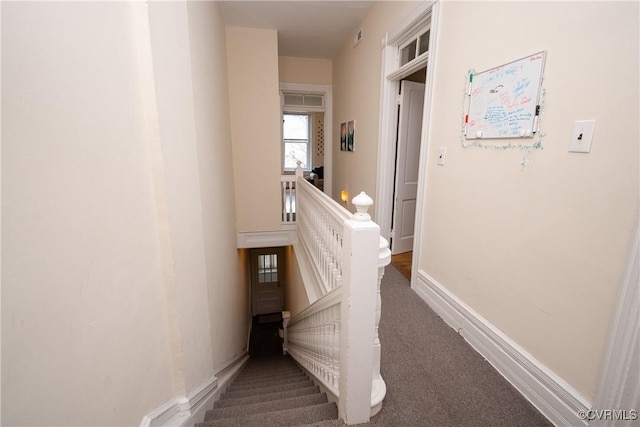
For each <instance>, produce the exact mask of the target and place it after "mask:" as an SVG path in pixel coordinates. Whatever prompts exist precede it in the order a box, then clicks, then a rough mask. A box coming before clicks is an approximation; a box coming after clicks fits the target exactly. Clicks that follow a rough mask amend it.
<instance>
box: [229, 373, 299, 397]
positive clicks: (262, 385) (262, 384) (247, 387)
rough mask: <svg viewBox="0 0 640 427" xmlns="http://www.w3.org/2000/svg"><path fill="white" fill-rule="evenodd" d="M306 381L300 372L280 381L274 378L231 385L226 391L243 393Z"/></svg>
mask: <svg viewBox="0 0 640 427" xmlns="http://www.w3.org/2000/svg"><path fill="white" fill-rule="evenodd" d="M308 379H309V378H307V376H306V375H305V374H303V373H302V372H300V373H299V374H297V375H295V376H293V375H291V376H287V377H283V378H280V379H277V378H274V379H270V380H265V381H257V382H251V383H247V384H239V385H236V384H233V385H232V386H231V387H229V388H228V389H227V391H228V392H235V391H243V390H257V389H260V388H265V387H273V386H274V385H282V384H292V383H297V382H301V381H307V380H308Z"/></svg>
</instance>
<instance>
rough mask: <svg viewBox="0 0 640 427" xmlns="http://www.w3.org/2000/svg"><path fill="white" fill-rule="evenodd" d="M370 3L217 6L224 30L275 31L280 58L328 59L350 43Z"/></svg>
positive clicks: (305, 0)
mask: <svg viewBox="0 0 640 427" xmlns="http://www.w3.org/2000/svg"><path fill="white" fill-rule="evenodd" d="M373 3H374V2H373V1H362V0H360V1H336V0H329V1H310V0H297V1H295V0H294V1H244V0H233V1H220V2H219V5H220V12H221V14H222V20H223V21H224V23H225V25H227V26H236V27H249V28H264V29H273V30H278V50H279V52H278V53H279V55H281V56H295V57H305V58H327V59H330V58H333V57H334V56H336V55H337V53H338V51H339V50H340V47H341V46H342V45H343V44H344V42H345V41H346V40H352V39H353V37H354V36H355V34H356V33H357V31H358V30H359V27H358V26H359V24H360V23H361V22H362V20H363V19H364V17H365V16H366V14H367V13H368V12H369V10H370V9H371V7H372V6H373ZM365 36H366V34H365Z"/></svg>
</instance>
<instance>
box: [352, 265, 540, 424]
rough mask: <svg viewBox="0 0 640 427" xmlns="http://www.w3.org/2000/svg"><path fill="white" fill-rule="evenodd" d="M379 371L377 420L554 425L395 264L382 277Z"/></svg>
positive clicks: (378, 421) (428, 422) (412, 422)
mask: <svg viewBox="0 0 640 427" xmlns="http://www.w3.org/2000/svg"><path fill="white" fill-rule="evenodd" d="M381 292H382V318H381V321H380V341H381V343H382V361H381V372H382V376H383V378H384V379H385V381H386V383H387V396H386V398H385V400H384V403H383V405H382V410H381V411H380V413H378V415H376V416H375V417H374V418H372V419H371V421H370V422H369V423H367V424H362V425H373V426H438V427H445V426H455V427H463V426H473V427H480V426H492V427H496V426H551V425H552V424H551V423H550V422H549V421H548V420H547V419H546V418H545V417H544V416H543V415H541V414H540V413H539V412H538V411H537V410H536V409H535V408H534V407H533V406H532V405H531V404H530V403H529V402H528V401H527V400H526V399H525V398H524V397H522V395H521V394H520V393H518V391H516V390H515V388H513V387H512V386H511V385H510V384H509V383H508V382H507V380H505V379H504V378H503V377H502V376H501V375H500V374H499V373H498V372H496V371H495V369H494V368H493V367H492V366H491V365H489V363H487V362H486V361H485V360H484V359H483V358H482V356H480V355H479V354H478V353H477V352H476V351H475V350H473V349H472V348H471V346H470V345H469V344H467V343H466V342H465V341H464V339H463V338H462V337H461V336H460V335H458V334H457V333H456V331H455V330H453V329H452V328H451V327H449V326H448V325H446V324H445V323H444V321H443V320H442V319H440V318H439V317H438V316H437V315H436V314H435V313H434V312H433V311H432V310H431V309H430V308H429V307H428V306H427V304H426V303H425V302H424V301H423V300H422V299H421V298H420V297H418V295H417V294H416V293H415V292H413V291H412V290H411V288H410V284H409V281H408V280H407V279H406V278H405V277H403V276H402V274H400V273H399V272H398V270H396V269H395V268H394V267H393V266H388V267H387V268H386V272H385V276H384V278H383V280H382V290H381Z"/></svg>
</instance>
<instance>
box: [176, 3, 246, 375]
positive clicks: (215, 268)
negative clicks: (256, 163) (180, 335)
mask: <svg viewBox="0 0 640 427" xmlns="http://www.w3.org/2000/svg"><path fill="white" fill-rule="evenodd" d="M188 16H189V35H190V37H191V64H192V69H193V71H192V76H193V91H194V105H195V126H196V140H197V150H198V167H199V172H200V198H201V201H202V223H203V236H204V250H205V251H204V255H205V261H206V271H207V284H208V299H209V301H208V303H209V313H210V316H211V345H212V351H213V353H212V356H213V367H214V371H215V372H218V371H219V370H220V369H221V368H223V367H224V366H226V364H228V363H229V362H230V361H231V360H233V359H235V358H236V357H237V356H239V355H241V354H242V353H243V352H244V351H245V350H246V349H245V347H246V342H247V337H246V333H247V330H248V327H249V324H248V322H249V313H248V308H247V307H248V305H247V301H248V298H249V295H248V292H249V278H248V277H247V275H246V265H247V264H246V260H245V259H244V257H241V254H240V253H239V251H238V250H237V249H235V247H236V233H235V231H236V224H235V217H234V216H233V215H232V214H231V212H230V211H231V209H230V207H233V206H234V202H235V198H234V186H233V185H231V184H232V180H231V177H232V176H233V170H232V167H231V164H232V154H231V144H230V141H231V136H230V133H231V132H230V128H229V111H228V94H227V69H226V65H225V52H226V47H225V31H224V26H223V24H222V21H221V19H220V16H219V13H218V7H217V5H216V4H215V2H189V3H188Z"/></svg>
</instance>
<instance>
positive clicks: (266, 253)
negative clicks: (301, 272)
mask: <svg viewBox="0 0 640 427" xmlns="http://www.w3.org/2000/svg"><path fill="white" fill-rule="evenodd" d="M250 259H251V289H252V296H251V300H252V306H253V307H252V308H253V315H254V316H257V315H259V314H269V313H278V312H281V311H282V308H283V291H282V284H283V283H282V281H283V278H284V263H283V261H284V251H283V249H282V248H267V249H252V250H251V256H250Z"/></svg>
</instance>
